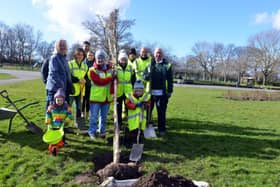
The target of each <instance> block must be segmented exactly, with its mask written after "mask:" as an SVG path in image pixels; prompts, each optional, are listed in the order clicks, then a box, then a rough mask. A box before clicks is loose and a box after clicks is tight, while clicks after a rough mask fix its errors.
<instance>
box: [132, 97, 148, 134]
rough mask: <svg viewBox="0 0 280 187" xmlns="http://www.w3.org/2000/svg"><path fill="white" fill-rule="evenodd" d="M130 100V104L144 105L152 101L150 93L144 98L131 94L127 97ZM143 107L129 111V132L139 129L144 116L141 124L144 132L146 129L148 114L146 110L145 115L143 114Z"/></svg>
mask: <svg viewBox="0 0 280 187" xmlns="http://www.w3.org/2000/svg"><path fill="white" fill-rule="evenodd" d="M127 97H128V99H129V100H130V102H132V103H134V104H137V103H140V102H141V103H143V102H148V101H149V100H150V99H151V95H150V94H148V93H145V94H144V95H143V96H142V97H139V98H136V97H134V96H133V94H132V93H129V94H128V95H127ZM141 112H142V111H141V107H140V106H139V107H136V109H135V110H130V109H128V117H127V118H128V129H129V131H132V130H135V129H137V128H138V127H139V123H140V115H143V118H142V124H141V126H142V127H141V129H142V130H144V129H145V128H146V112H145V110H144V111H143V114H141Z"/></svg>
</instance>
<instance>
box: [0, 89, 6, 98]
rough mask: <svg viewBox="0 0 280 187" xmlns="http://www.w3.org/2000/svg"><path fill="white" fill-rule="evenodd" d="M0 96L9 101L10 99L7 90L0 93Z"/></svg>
mask: <svg viewBox="0 0 280 187" xmlns="http://www.w3.org/2000/svg"><path fill="white" fill-rule="evenodd" d="M0 95H1V96H2V97H4V98H5V99H7V98H8V92H7V90H1V91H0Z"/></svg>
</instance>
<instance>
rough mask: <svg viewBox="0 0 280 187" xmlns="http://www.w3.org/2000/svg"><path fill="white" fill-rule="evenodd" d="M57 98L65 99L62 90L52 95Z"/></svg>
mask: <svg viewBox="0 0 280 187" xmlns="http://www.w3.org/2000/svg"><path fill="white" fill-rule="evenodd" d="M57 97H63V98H65V93H64V90H63V89H62V88H59V89H58V90H57V91H56V93H55V94H54V98H57Z"/></svg>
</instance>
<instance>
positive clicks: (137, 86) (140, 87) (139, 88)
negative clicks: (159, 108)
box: [133, 80, 144, 90]
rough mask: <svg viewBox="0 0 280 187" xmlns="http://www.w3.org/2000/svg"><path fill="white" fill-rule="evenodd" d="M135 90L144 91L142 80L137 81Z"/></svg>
mask: <svg viewBox="0 0 280 187" xmlns="http://www.w3.org/2000/svg"><path fill="white" fill-rule="evenodd" d="M133 89H134V90H144V84H143V82H142V81H141V80H136V81H135V83H134V87H133Z"/></svg>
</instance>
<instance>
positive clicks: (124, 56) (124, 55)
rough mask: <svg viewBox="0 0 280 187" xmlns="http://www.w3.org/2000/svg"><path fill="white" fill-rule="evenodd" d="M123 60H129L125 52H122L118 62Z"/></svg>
mask: <svg viewBox="0 0 280 187" xmlns="http://www.w3.org/2000/svg"><path fill="white" fill-rule="evenodd" d="M122 58H126V59H127V58H128V57H127V54H126V53H125V52H124V51H121V52H120V54H119V57H118V60H119V61H121V59H122Z"/></svg>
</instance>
